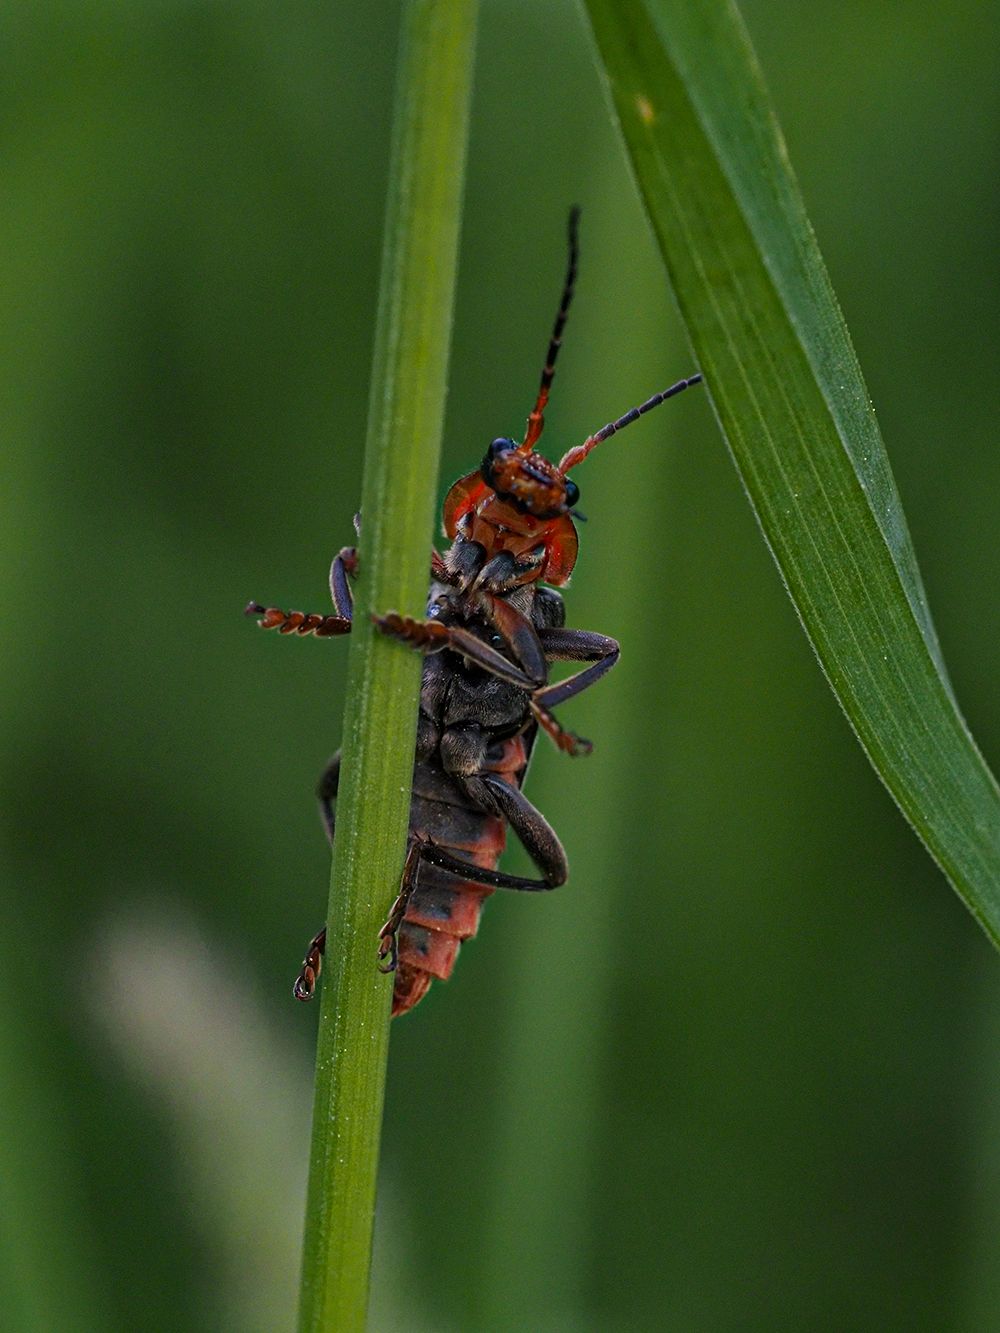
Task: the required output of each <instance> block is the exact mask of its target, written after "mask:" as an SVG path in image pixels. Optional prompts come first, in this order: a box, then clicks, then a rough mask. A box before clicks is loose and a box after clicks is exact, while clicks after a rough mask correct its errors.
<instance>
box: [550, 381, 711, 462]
mask: <svg viewBox="0 0 1000 1333" xmlns="http://www.w3.org/2000/svg"><path fill="white" fill-rule="evenodd" d="M700 383H701V375H689V376H688V378H687V379H686V380H678V381H677V383H676V384H671V386H670V388H669V389H664V390H663V392H662V393H654V394H653V396H652V398H647V399H646V401H645V402H644V403H643V404H642V406H641V407H632V408H629V410H628V411H627V412H626V413H625V415H624V416H623V417H619V418H618V420H617V421H609V422H608V424H607V425H606V426H602V427H601V429H600V430H599V431H597V432H596V434H594V435H588V436H587V438H586V439H585V440H584V442H583V444H576V445H574V446H573V448H572V449H570V450H568V451H567V452H566V453H565V454H563V456H562V459H561V460H560V462H559V471H560V472H561V473H562V474H563V476H565V475H566V473H567V472H568V471H569V470H570V468H571V467H576V465H577V463H582V462H583V460H584V459H585V458H586V457H587V455H588V454H589V453H590V451H591V449H596V448H597V446H598V445H599V444H600V443H601V441H602V440H606V439H607V438H608V437H609V436H611V435H617V433H618V432H619V431H620V430H624V428H625V427H626V426H631V424H632V422H633V421H638V420H639V418H640V417H641V416H645V414H646V413H647V412H651V411H652V410H653V408H654V407H659V405H660V404H661V403H665V402H666V401H667V399H668V398H673V397H674V395H675V394H678V393H682V392H683V390H684V389H690V387H691V385H692V384H700Z"/></svg>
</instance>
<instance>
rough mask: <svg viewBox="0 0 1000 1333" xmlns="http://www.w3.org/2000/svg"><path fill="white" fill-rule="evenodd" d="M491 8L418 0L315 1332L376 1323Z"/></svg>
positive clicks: (359, 621)
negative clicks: (423, 689)
mask: <svg viewBox="0 0 1000 1333" xmlns="http://www.w3.org/2000/svg"><path fill="white" fill-rule="evenodd" d="M475 19H476V4H475V0H409V3H407V5H405V6H404V19H403V36H402V44H401V56H400V67H399V78H398V84H397V89H396V102H395V113H394V128H393V149H392V165H391V173H390V186H389V200H388V204H387V214H386V231H385V245H384V250H383V259H382V279H381V290H380V296H379V309H378V321H377V327H376V335H375V357H374V369H373V375H372V390H371V402H370V410H369V421H368V435H367V443H366V450H365V467H364V481H363V486H362V502H361V508H362V515H363V526H362V536H361V546H360V573H359V577H358V580H357V584H356V602H355V618H354V629H353V633H352V640H351V649H350V661H349V670H348V707H347V717H346V721H345V727H344V746H343V766H342V779H341V786H340V799H339V802H338V808H337V840H336V850H335V856H334V864H333V871H332V878H331V889H330V907H329V916H328V923H329V933H328V938H327V952H326V970H325V973H324V984H323V995H322V1004H321V1011H320V1022H319V1038H318V1050H317V1063H316V1100H315V1106H314V1112H313V1140H312V1157H311V1164H310V1175H309V1196H308V1203H307V1208H306V1227H305V1242H304V1250H303V1265H302V1295H301V1305H300V1328H301V1329H303V1330H306V1329H308V1330H334V1329H335V1330H337V1333H349V1331H350V1330H357V1329H362V1328H363V1327H364V1324H365V1316H366V1310H367V1303H368V1284H369V1270H370V1260H371V1238H372V1222H373V1215H374V1206H375V1181H376V1173H377V1165H378V1149H379V1138H380V1130H381V1119H382V1102H383V1094H384V1086H385V1069H386V1058H387V1053H388V1021H389V997H390V993H391V990H392V983H391V978H389V977H385V976H382V975H381V974H380V973H379V972H378V970H377V969H376V966H375V962H376V957H375V947H376V936H377V933H378V929H379V926H380V925H381V923H382V921H383V920H384V918H385V915H386V912H387V910H388V908H389V905H390V904H391V902H392V900H393V897H394V895H395V893H396V890H397V887H398V880H399V872H400V867H401V865H402V862H403V854H404V848H405V839H406V826H407V816H408V811H409V797H410V781H411V770H412V765H413V747H414V740H415V730H416V717H417V695H418V691H419V683H420V661H419V658H418V657H417V656H416V655H414V654H412V653H408V652H406V651H404V650H402V649H401V648H400V646H399V645H398V644H396V643H392V642H390V641H389V640H387V639H384V638H382V637H381V636H379V635H377V634H376V633H375V632H374V630H373V627H372V624H371V613H372V612H373V611H375V610H380V611H385V610H389V609H393V610H398V611H400V612H403V613H404V614H410V615H420V614H422V610H423V603H424V600H425V598H426V594H427V580H428V571H429V560H430V538H431V533H432V531H433V510H434V503H435V498H436V489H437V468H438V454H439V449H440V438H441V428H442V422H443V415H444V397H445V375H446V365H447V356H448V346H449V339H450V333H451V322H452V305H453V296H454V284H455V268H456V260H457V252H458V234H459V219H460V211H461V198H462V179H463V171H464V162H465V144H466V137H467V125H468V107H469V95H470V91H471V81H472V60H473V43H474V36H475Z"/></svg>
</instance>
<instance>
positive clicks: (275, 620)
mask: <svg viewBox="0 0 1000 1333" xmlns="http://www.w3.org/2000/svg"><path fill="white" fill-rule="evenodd" d="M357 572H358V553H357V550H356V549H355V548H354V547H353V546H344V547H342V548H341V549H340V551H339V552H338V553H337V555H336V556H335V557H334V560H333V564H332V565H331V566H330V596H331V597H332V598H333V609H334V614H333V615H332V616H321V615H317V614H316V613H315V612H307V611H282V610H281V608H280V607H277V606H262V605H261V604H260V602H250V603H248V605H247V608H246V613H245V614H246V615H248V616H260V620H258V622H257V624H258V625H260V627H261V629H276V630H277V631H278V633H279V634H300V635H305V634H315V635H316V637H317V639H325V638H329V637H331V636H332V635H335V634H350V632H351V616H352V613H353V605H354V599H353V597H352V596H351V586H350V584H349V583H348V578H354V576H355V575H356V574H357Z"/></svg>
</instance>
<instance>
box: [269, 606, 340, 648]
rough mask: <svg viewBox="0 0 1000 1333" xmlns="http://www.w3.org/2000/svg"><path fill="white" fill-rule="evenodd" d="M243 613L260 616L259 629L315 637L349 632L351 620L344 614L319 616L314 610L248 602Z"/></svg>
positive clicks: (319, 637)
mask: <svg viewBox="0 0 1000 1333" xmlns="http://www.w3.org/2000/svg"><path fill="white" fill-rule="evenodd" d="M244 614H245V615H248V616H260V620H258V621H257V624H258V625H259V626H260V627H261V629H276V630H277V631H278V633H279V634H302V635H305V634H315V635H316V637H317V639H325V638H329V637H330V636H331V635H334V634H350V632H351V622H350V620H349V619H347V618H345V617H344V616H320V615H317V614H316V613H315V612H312V611H310V612H306V611H282V610H281V608H280V607H277V606H261V604H260V602H248V603H247V607H246V611H245V612H244Z"/></svg>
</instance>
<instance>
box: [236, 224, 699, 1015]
mask: <svg viewBox="0 0 1000 1333" xmlns="http://www.w3.org/2000/svg"><path fill="white" fill-rule="evenodd" d="M578 221H579V210H578V209H573V211H572V212H571V213H570V218H569V264H568V267H567V271H566V281H565V284H564V286H563V293H562V299H561V301H560V303H559V311H558V314H557V315H556V321H555V327H554V328H553V331H552V338H551V341H550V343H549V350H548V355H547V356H546V359H545V368H544V369H543V371H542V379H541V385H540V387H539V390H538V397H537V399H536V400H535V405H534V407H533V408H532V410H531V413H530V414H529V416H528V422H527V429H526V431H525V435H524V439H523V440H522V441H521V442H520V444H517V443H515V441H514V440H511V439H506V438H503V439H496V440H494V441H493V443H492V444H491V445H490V446H489V448H488V449H487V451H486V456H485V457H484V459H483V461H482V463H481V465H480V466H479V467H478V468H477V469H476V470H475V471H474V472H470V473H469V474H468V475H467V476H465V477H462V478H460V479H459V480H458V481H456V482H455V484H454V485H453V486H452V488H451V490H450V491H449V492H448V495H447V497H446V499H445V502H444V530H445V533H446V534H447V536H448V537H449V538H450V539H451V542H452V545H451V547H450V548H449V550H448V551H447V552H446V553H445V555H444V556H441V555H439V554H438V552H437V551H434V552H433V553H432V558H431V588H430V596H429V599H428V603H427V619H426V620H414V619H412V618H410V617H408V616H400V615H397V614H396V613H395V612H389V613H388V614H387V615H384V616H376V617H375V623H376V625H377V626H378V628H379V629H380V630H381V631H382V632H383V633H385V634H389V635H392V636H393V637H394V638H397V639H399V640H400V641H401V642H403V643H405V644H408V645H409V646H410V647H412V648H415V649H416V650H417V651H418V652H422V653H424V654H426V661H425V663H424V668H423V677H422V683H421V689H420V717H419V722H418V729H417V748H416V759H415V762H414V768H413V798H412V803H411V806H410V832H409V842H408V847H407V853H406V859H405V862H404V865H403V871H402V879H401V883H400V889H399V896H398V897H397V898H396V901H395V903H394V904H393V906H392V909H391V911H390V913H389V917H388V919H387V921H386V923H385V925H384V926H383V927H382V930H381V931H380V933H379V940H378V957H379V959H380V960H381V965H382V967H383V970H385V971H392V972H395V984H394V987H393V999H392V1012H393V1014H394V1015H396V1014H402V1013H406V1011H407V1010H408V1009H412V1008H413V1006H414V1005H415V1004H416V1003H417V1002H418V1001H419V1000H420V999H421V998H422V997H423V996H424V995H425V994H426V992H427V990H428V988H429V986H430V984H431V981H432V980H433V979H434V978H435V977H438V978H441V979H445V978H447V977H448V976H450V974H451V969H452V967H453V965H454V962H455V957H456V955H457V953H458V950H459V946H460V944H461V942H462V940H466V939H468V938H469V937H470V936H472V935H474V934H475V933H476V928H477V926H478V924H479V913H480V910H481V908H482V904H483V900H484V899H485V898H487V897H489V895H490V894H491V893H492V892H493V890H494V889H526V890H529V891H530V890H539V889H554V888H557V887H558V886H559V885H560V884H563V883H565V881H566V877H567V873H568V866H567V862H566V854H565V852H564V851H563V849H562V845H561V843H560V842H559V839H558V838H557V837H556V834H555V833H554V832H553V830H552V829H551V828H550V827H549V825H548V823H547V822H546V820H545V819H544V818H543V817H542V815H541V814H540V813H539V812H538V811H537V810H536V809H535V808H534V806H532V805H531V804H530V803H529V802H528V801H527V799H526V798H525V796H524V794H523V792H522V790H521V788H522V785H523V782H524V775H525V772H526V770H527V767H528V761H529V759H530V758H531V751H532V747H533V745H534V743H535V737H536V735H537V732H538V729H539V727H541V729H542V730H543V731H544V732H546V733H547V734H548V736H550V737H551V739H552V740H553V741H554V742H555V744H556V745H557V746H558V747H559V749H560V750H563V751H565V752H566V753H567V754H570V755H579V754H586V753H588V752H589V751H590V749H591V745H590V742H589V741H585V740H583V739H582V738H581V737H579V736H575V735H574V734H573V733H572V732H571V731H566V730H564V729H563V727H562V726H561V725H560V723H559V722H558V720H557V719H556V717H555V714H554V712H553V709H555V708H556V707H558V706H559V705H560V704H563V703H565V702H566V701H567V700H568V699H571V698H572V697H573V696H574V695H576V694H579V693H580V692H581V690H585V689H586V688H587V687H588V686H589V685H592V684H593V683H594V681H596V680H599V679H600V677H601V676H603V675H605V674H606V673H607V672H608V671H610V669H611V668H612V667H613V666H614V664H615V662H616V661H617V660H618V644H617V643H616V642H615V640H614V639H611V638H608V637H607V635H604V634H595V633H591V632H590V631H589V630H575V629H566V628H564V620H565V611H564V607H563V600H562V597H561V596H560V594H559V593H558V592H556V591H555V589H556V588H558V587H560V586H561V585H562V584H564V583H566V581H567V580H568V579H569V576H570V573H571V571H572V569H573V565H574V563H575V561H576V555H577V534H576V528H575V527H574V524H573V517H574V506H575V505H576V503H577V500H578V498H579V490H578V488H577V486H576V484H575V482H573V481H571V480H569V478H568V477H567V475H566V474H567V473H568V472H569V470H570V469H571V468H574V467H576V465H577V464H578V463H582V462H583V460H584V459H585V458H586V457H587V455H588V454H589V453H590V451H591V450H592V449H593V448H595V446H597V445H598V444H600V443H601V442H602V441H603V440H606V439H608V438H609V436H611V435H614V434H615V433H616V432H617V431H620V430H622V429H623V427H625V426H628V425H630V424H631V423H632V422H633V421H636V420H637V419H638V418H639V417H641V416H642V415H643V414H644V413H646V412H649V411H650V410H651V409H652V408H654V407H657V406H658V405H659V404H660V403H662V402H664V401H665V400H666V399H668V398H672V397H673V396H674V394H677V393H680V392H681V390H683V389H686V388H688V387H689V386H690V385H692V384H697V383H698V381H699V380H700V379H701V376H700V375H692V376H690V377H689V378H688V379H683V380H678V382H677V383H676V384H673V385H671V386H670V388H669V389H666V390H664V392H663V393H658V394H655V395H654V396H653V397H652V398H650V399H648V400H647V401H646V402H645V403H643V404H642V406H641V407H633V408H632V409H631V411H629V412H626V413H625V415H624V416H622V417H619V418H618V420H617V421H612V422H609V423H608V425H606V426H604V427H602V429H601V430H599V431H597V432H596V434H594V435H590V436H588V437H587V439H586V440H584V442H583V443H582V444H579V445H576V446H575V447H574V448H572V449H570V450H569V451H568V452H567V453H566V454H564V455H563V457H562V460H561V461H560V463H559V464H558V466H557V465H556V464H554V463H551V462H549V460H548V459H547V458H543V457H542V456H541V455H540V454H538V453H536V452H535V445H536V444H537V442H538V438H539V436H540V435H541V433H542V429H543V426H544V422H545V407H546V404H547V403H548V398H549V390H550V388H551V386H552V379H553V375H554V374H555V365H556V357H557V356H558V353H559V348H560V345H561V342H562V333H563V328H564V326H565V324H566V316H567V314H568V312H569V306H570V302H571V300H572V298H573V288H574V285H575V282H576V271H577V258H578V244H577V225H578ZM356 571H357V553H356V551H355V549H354V548H353V547H344V549H343V550H342V551H341V552H340V553H339V555H337V557H336V558H335V559H334V562H333V566H332V568H331V570H330V592H331V594H332V597H333V607H334V614H333V615H307V614H304V613H303V612H301V611H281V610H279V609H278V608H277V607H264V606H261V605H260V604H259V603H258V602H251V603H250V605H249V606H248V607H247V614H250V615H257V616H259V617H260V620H259V622H258V623H259V624H260V625H261V626H262V628H264V629H277V630H278V631H279V633H281V634H293V633H294V634H315V635H317V636H319V637H323V636H327V635H338V634H347V633H348V632H349V631H350V628H351V610H352V597H351V589H350V582H349V580H350V578H351V577H352V576H353V575H354V574H355V573H356ZM543 585H548V586H543ZM551 662H579V663H584V664H586V665H584V666H582V669H581V670H579V671H577V672H576V673H575V674H574V675H571V676H569V677H568V678H567V679H566V680H563V681H559V682H557V683H556V684H549V681H548V674H549V664H550V663H551ZM339 776H340V755H339V753H338V754H336V755H334V757H333V759H332V760H331V761H330V763H329V765H328V766H327V768H326V770H325V772H324V773H323V776H322V778H321V779H320V783H319V787H318V796H319V802H320V809H321V811H322V814H323V819H324V823H325V825H326V830H327V834H328V836H329V838H330V840H331V842H332V840H333V832H334V812H333V806H334V801H335V799H336V796H337V786H338V781H339ZM508 825H509V826H510V827H511V828H512V829H513V830H514V832H515V833H516V834H517V836H518V838H519V839H520V840H521V842H522V843H523V845H524V847H525V848H526V850H527V851H528V853H529V854H530V856H531V859H532V860H533V861H534V863H535V865H536V866H537V867H538V870H539V872H540V878H538V879H528V878H523V877H521V876H518V875H508V874H506V873H505V872H503V871H500V870H497V868H496V866H497V862H498V860H499V858H500V853H501V852H502V851H503V848H504V845H505V841H506V831H507V826H508ZM325 944H326V930H325V928H324V929H323V930H321V931H320V932H319V934H318V935H317V936H316V937H315V939H314V940H313V941H312V943H311V944H310V946H309V950H308V952H307V954H306V957H305V960H304V962H303V964H302V970H301V972H300V973H299V976H298V978H297V979H296V982H295V988H294V991H295V995H296V996H297V998H298V999H300V1000H309V999H311V998H312V995H313V992H314V990H315V987H316V980H317V978H318V976H319V972H320V966H321V958H322V954H323V950H324V947H325Z"/></svg>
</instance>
